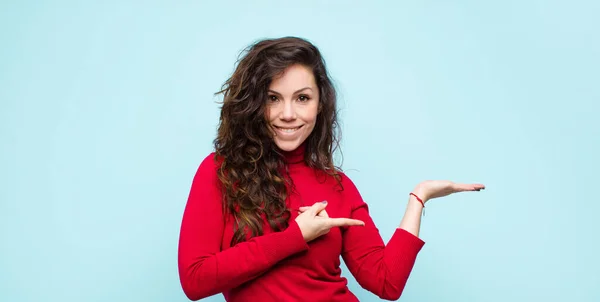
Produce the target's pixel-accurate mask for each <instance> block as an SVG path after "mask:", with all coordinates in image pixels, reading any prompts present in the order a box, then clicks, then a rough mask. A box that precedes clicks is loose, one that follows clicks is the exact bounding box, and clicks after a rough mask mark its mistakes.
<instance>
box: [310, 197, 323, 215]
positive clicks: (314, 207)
mask: <svg viewBox="0 0 600 302" xmlns="http://www.w3.org/2000/svg"><path fill="white" fill-rule="evenodd" d="M326 206H327V201H326V200H324V201H321V202H317V203H315V204H313V205H312V206H311V207H310V209H308V211H309V212H310V213H311V214H312V215H314V216H317V215H318V214H319V212H321V211H322V210H323V209H325V207H326Z"/></svg>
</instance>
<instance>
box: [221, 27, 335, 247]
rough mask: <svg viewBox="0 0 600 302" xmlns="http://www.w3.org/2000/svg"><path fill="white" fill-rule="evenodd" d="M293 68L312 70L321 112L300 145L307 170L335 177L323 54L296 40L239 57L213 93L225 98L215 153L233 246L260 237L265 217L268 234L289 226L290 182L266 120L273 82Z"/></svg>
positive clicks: (331, 101)
mask: <svg viewBox="0 0 600 302" xmlns="http://www.w3.org/2000/svg"><path fill="white" fill-rule="evenodd" d="M294 64H301V65H304V66H306V67H309V68H310V69H312V71H313V73H314V77H315V81H316V84H317V86H318V88H319V106H320V111H319V113H318V115H317V120H316V124H315V127H314V129H313V131H312V133H311V134H310V135H309V136H308V137H307V139H306V141H305V148H306V149H305V150H306V151H305V154H304V161H305V163H306V164H307V165H308V166H310V167H312V168H314V169H316V170H318V171H322V172H325V173H326V174H328V175H331V176H333V177H335V178H336V180H337V182H338V183H340V177H339V174H338V173H337V172H336V171H337V170H336V169H337V167H335V166H334V163H333V153H334V152H335V150H336V149H337V148H338V144H339V135H340V134H339V125H338V121H337V112H336V91H335V89H334V87H333V84H332V82H331V79H330V77H329V76H328V73H327V70H326V68H325V61H324V60H323V57H322V56H321V53H320V52H319V50H318V49H317V47H315V46H314V45H313V44H311V43H310V42H309V41H307V40H305V39H301V38H297V37H283V38H279V39H266V40H261V41H257V42H255V43H253V44H252V45H250V46H248V47H247V48H246V49H244V50H243V51H242V53H240V57H239V58H238V60H237V62H236V65H237V66H236V68H235V70H234V72H233V74H232V76H231V77H230V78H229V79H228V80H227V81H226V82H225V83H224V84H223V86H222V87H221V90H220V91H219V92H217V93H216V94H223V101H222V106H221V115H220V120H219V127H218V134H217V137H216V138H215V140H214V146H215V153H216V155H217V157H219V158H220V159H221V161H220V162H221V164H220V168H219V169H218V177H219V180H220V182H221V185H222V188H223V207H224V211H225V213H231V214H233V217H234V218H235V221H234V226H235V232H234V236H233V238H232V240H231V243H230V244H231V246H234V245H235V244H237V243H239V242H243V241H246V240H247V239H249V238H251V237H254V236H260V235H263V234H264V231H263V221H264V219H265V218H266V220H267V221H268V223H269V225H270V227H271V228H272V230H273V231H275V232H278V231H282V230H284V229H286V228H287V227H288V225H289V224H288V220H289V219H290V209H288V208H287V206H286V198H287V197H288V194H289V192H288V189H287V186H286V185H290V184H292V183H291V180H290V178H289V174H288V172H287V168H286V166H285V164H284V155H283V153H282V151H281V150H280V149H279V148H278V147H277V146H276V145H275V143H274V140H273V134H272V131H271V130H270V128H269V126H268V122H267V120H266V117H265V110H266V109H265V108H266V102H267V97H268V94H267V91H268V88H269V85H270V84H271V81H272V79H273V78H274V77H277V76H279V75H281V74H282V73H283V71H284V70H285V69H286V68H287V67H289V66H291V65H294Z"/></svg>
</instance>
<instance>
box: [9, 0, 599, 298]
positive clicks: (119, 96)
mask: <svg viewBox="0 0 600 302" xmlns="http://www.w3.org/2000/svg"><path fill="white" fill-rule="evenodd" d="M249 2H250V1H238V2H231V1H212V2H210V3H209V2H208V1H181V2H173V1H162V3H156V2H155V1H136V2H132V1H113V2H112V3H109V2H108V1H95V2H94V3H92V2H91V1H54V2H53V3H52V2H50V1H46V2H43V1H12V3H10V2H8V1H3V2H2V4H0V41H1V42H0V43H1V47H0V88H1V89H0V101H1V107H0V118H1V128H0V131H1V132H0V135H1V142H2V149H1V151H0V171H1V172H0V173H1V175H0V177H1V178H0V181H1V182H0V183H1V186H2V187H1V190H0V200H1V204H0V226H1V228H0V231H1V233H0V234H1V237H0V238H1V244H2V248H1V250H0V253H1V257H0V300H2V301H52V302H54V301H186V298H185V296H184V295H183V292H182V291H181V289H180V286H179V280H178V275H177V241H178V235H179V233H178V232H179V224H180V221H181V215H182V211H183V208H184V206H185V201H186V198H187V194H188V190H189V186H190V183H191V180H192V177H193V174H194V172H195V170H196V168H197V165H198V164H199V163H200V161H201V160H202V159H203V158H204V157H205V156H206V155H207V154H208V152H210V151H211V150H212V149H211V147H212V145H211V143H212V140H213V138H214V135H215V129H216V124H217V120H218V112H219V111H218V110H219V109H218V104H217V103H216V101H218V100H219V98H218V97H214V96H213V93H214V92H216V91H217V90H219V88H220V85H221V84H222V83H223V82H224V81H225V80H226V78H227V77H228V75H230V73H231V72H232V70H233V67H234V62H235V59H236V57H237V55H238V53H239V51H240V50H241V49H242V48H244V47H245V46H246V45H248V44H249V43H251V42H253V41H254V40H256V39H259V38H264V37H280V36H286V35H297V36H301V37H304V38H307V39H310V40H311V41H313V42H314V43H315V44H317V46H318V47H320V49H321V50H322V52H323V54H324V55H325V58H326V60H327V63H328V66H329V68H330V72H331V74H332V76H333V78H334V80H335V83H336V85H337V87H338V88H339V92H340V112H341V118H342V124H343V151H344V162H343V168H344V170H345V171H347V172H348V174H349V175H350V176H351V177H352V178H353V180H354V181H355V183H356V184H357V185H358V187H359V189H360V191H361V192H362V194H363V197H364V198H365V200H366V201H367V202H368V203H370V204H371V210H372V216H373V217H374V219H375V221H376V223H377V224H378V226H379V228H380V231H381V233H382V236H384V239H385V240H387V239H389V237H390V236H391V234H392V232H393V230H394V228H395V227H396V226H397V225H398V223H399V221H400V219H401V215H402V213H403V210H404V206H405V203H406V200H407V198H408V195H407V194H408V192H409V191H410V189H412V187H413V186H414V185H415V184H416V183H417V182H419V181H421V180H424V179H451V180H455V181H461V182H482V183H484V184H486V185H487V187H488V188H487V189H486V190H485V191H482V192H477V193H468V194H462V195H455V196H451V197H447V198H444V199H439V200H435V201H432V202H431V203H430V204H429V205H428V209H427V212H426V216H425V217H424V220H423V225H422V238H423V239H424V240H425V241H426V242H427V244H426V246H425V247H424V249H423V250H422V253H421V254H420V255H419V258H418V260H417V263H416V266H415V269H414V271H413V274H412V276H411V278H410V280H409V282H408V285H407V287H406V290H405V292H404V295H403V298H402V299H401V300H402V301H486V302H495V301H498V302H499V301H599V300H600V290H599V289H598V284H600V278H599V273H598V272H599V271H600V261H599V257H598V255H599V254H600V253H599V244H598V242H599V240H598V238H599V236H598V234H597V232H598V231H599V230H600V223H599V222H598V218H597V216H598V213H600V205H599V204H598V198H597V196H598V193H597V188H598V177H597V173H598V168H600V167H599V160H598V155H599V154H600V152H599V151H600V150H599V149H600V148H599V147H600V123H599V122H598V114H599V113H600V106H599V105H598V102H599V99H600V88H599V86H600V85H599V83H600V59H599V58H600V38H599V37H600V35H599V34H598V30H599V29H600V19H599V18H598V13H599V12H600V5H599V4H598V2H597V1H497V2H496V3H493V2H489V1H488V2H485V3H482V2H480V1H461V2H460V3H450V2H448V1H411V2H400V1H394V2H392V1H390V2H387V3H386V2H377V3H369V4H367V1H363V2H361V3H356V4H350V3H349V2H348V1H302V2H291V1H252V3H249ZM456 2H459V1H456ZM345 274H346V275H347V273H345ZM350 287H351V289H352V290H353V291H354V292H355V293H356V294H357V295H358V296H359V297H360V298H361V299H362V300H364V301H375V300H376V299H375V298H374V297H375V296H373V295H371V294H370V293H368V292H366V291H364V290H362V289H361V288H360V287H359V286H358V285H357V284H356V283H355V282H354V280H353V279H352V278H350ZM207 301H222V297H221V296H216V297H213V298H210V299H207Z"/></svg>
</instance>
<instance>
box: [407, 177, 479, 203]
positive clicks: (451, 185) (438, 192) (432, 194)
mask: <svg viewBox="0 0 600 302" xmlns="http://www.w3.org/2000/svg"><path fill="white" fill-rule="evenodd" d="M483 189H485V186H484V185H483V184H464V183H455V182H452V181H449V180H426V181H424V182H421V183H420V184H418V185H417V186H416V187H415V189H414V191H413V193H414V194H415V195H417V196H419V198H421V199H422V200H423V202H427V201H428V200H430V199H434V198H439V197H444V196H447V195H450V194H453V193H458V192H466V191H480V190H483Z"/></svg>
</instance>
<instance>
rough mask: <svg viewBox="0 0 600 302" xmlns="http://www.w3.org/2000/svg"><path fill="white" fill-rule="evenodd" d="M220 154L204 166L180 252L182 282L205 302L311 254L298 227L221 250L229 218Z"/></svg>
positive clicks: (197, 178) (188, 209)
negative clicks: (223, 198)
mask: <svg viewBox="0 0 600 302" xmlns="http://www.w3.org/2000/svg"><path fill="white" fill-rule="evenodd" d="M213 158H214V154H211V155H209V156H208V157H207V158H206V159H204V161H203V162H202V163H201V164H200V167H199V168H198V171H197V172H196V175H195V176H194V180H193V182H192V187H191V190H190V194H189V197H188V201H187V204H186V207H185V210H184V214H183V219H182V224H181V230H180V238H179V251H178V264H179V277H180V281H181V285H182V288H183V291H184V292H185V294H186V296H187V297H188V298H189V299H190V300H199V299H201V298H204V297H208V296H212V295H214V294H218V293H221V292H224V291H227V290H230V289H233V288H235V287H237V286H239V285H241V284H243V283H244V282H247V281H249V280H252V279H254V278H256V277H258V276H260V275H261V274H263V273H264V272H265V271H267V270H268V269H269V268H271V267H272V266H273V265H275V264H276V263H277V262H279V261H281V260H283V259H284V258H287V257H288V256H291V255H293V254H295V253H298V252H301V251H303V250H306V249H308V245H307V244H306V242H305V241H304V238H303V237H302V233H301V231H300V228H299V227H298V224H297V223H296V222H295V221H290V226H289V227H288V228H287V229H286V230H285V231H282V232H277V233H270V234H267V235H264V236H259V237H255V238H252V239H251V240H248V241H246V242H242V243H239V244H237V245H235V246H234V247H231V248H228V249H224V250H221V243H222V241H223V234H224V224H225V218H224V216H223V209H222V201H221V196H222V195H221V190H220V187H219V183H218V177H217V165H216V164H215V162H214V160H213Z"/></svg>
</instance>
